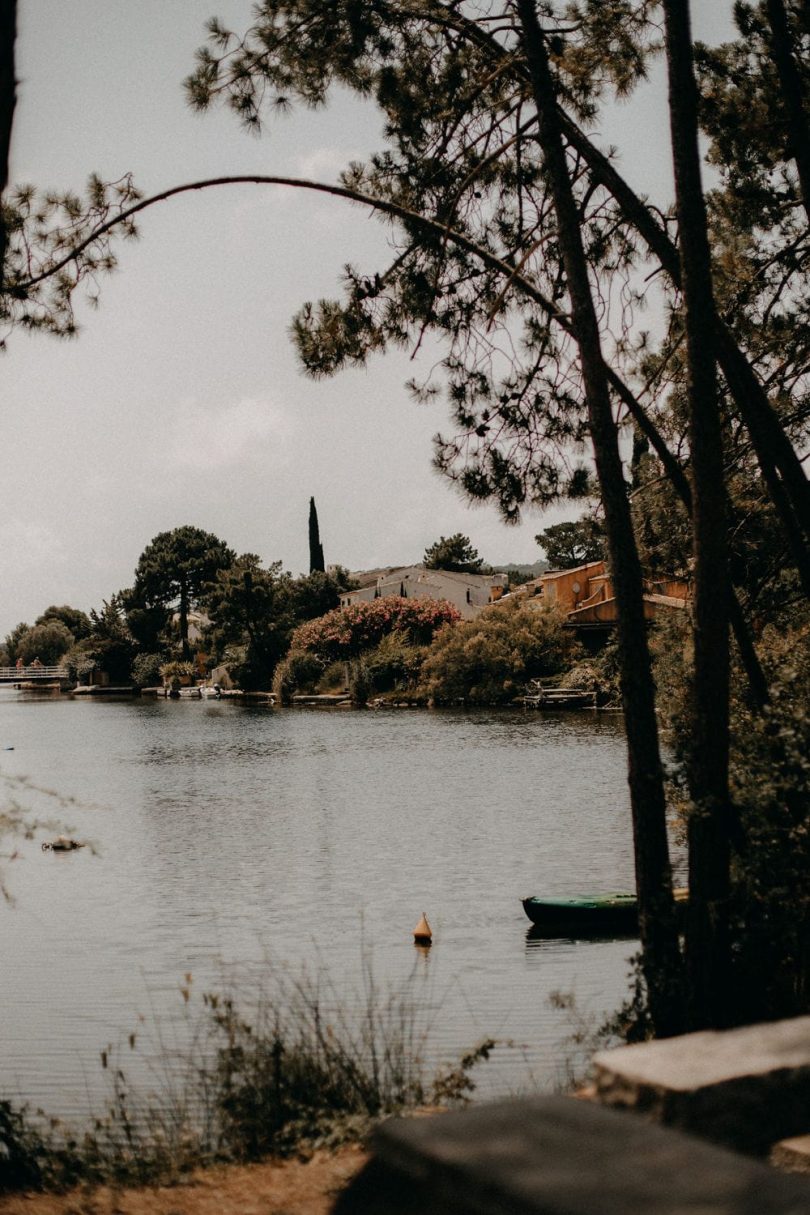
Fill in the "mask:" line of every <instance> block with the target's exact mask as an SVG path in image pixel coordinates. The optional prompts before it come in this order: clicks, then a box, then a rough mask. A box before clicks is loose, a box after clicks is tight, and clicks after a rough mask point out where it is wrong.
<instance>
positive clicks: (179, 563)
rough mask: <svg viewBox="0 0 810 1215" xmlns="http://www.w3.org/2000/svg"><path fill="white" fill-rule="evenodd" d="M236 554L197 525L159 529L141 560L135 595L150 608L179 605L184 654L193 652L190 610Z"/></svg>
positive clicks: (133, 590)
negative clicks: (161, 530)
mask: <svg viewBox="0 0 810 1215" xmlns="http://www.w3.org/2000/svg"><path fill="white" fill-rule="evenodd" d="M234 557H235V554H234V553H233V551H232V550H231V549H230V548H228V546H227V544H225V542H224V541H223V540H220V539H218V538H217V537H216V536H214V535H213V534H212V533H211V532H205V531H202V530H201V529H200V528H198V527H190V526H185V527H176V528H174V530H173V531H170V532H160V534H159V535H157V536H155V538H154V539H153V540H152V541H151V542H150V543H149V544H148V545H147V546H146V548H145V549H144V551H143V552H142V553H141V556H140V557H139V559H138V564H137V566H136V569H135V582H134V584H133V588H132V597H133V599H134V600H135V601H138V602H141V603H143V604H144V606H145V607H147V608H160V609H166V608H170V607H174V606H176V607H177V608H178V609H179V613H180V639H181V644H182V648H183V657H184V658H188V657H189V654H190V649H189V643H188V613H189V610H190V609H191V608H192V607H193V606H195V605H196V604H198V603H199V602H200V601H201V599H202V598H203V594H204V591H205V588H206V587H207V586H208V585H209V584H210V583H212V582H213V581H214V579H215V577H216V575H217V573H218V572H219V571H220V570H224V569H227V568H228V566H230V565H231V564H232V562H233V560H234Z"/></svg>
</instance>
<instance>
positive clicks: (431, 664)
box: [421, 604, 579, 704]
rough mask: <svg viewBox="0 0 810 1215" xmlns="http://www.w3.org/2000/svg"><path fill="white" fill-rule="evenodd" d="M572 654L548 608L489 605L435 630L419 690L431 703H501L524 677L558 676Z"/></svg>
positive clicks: (572, 648) (568, 638) (557, 619)
mask: <svg viewBox="0 0 810 1215" xmlns="http://www.w3.org/2000/svg"><path fill="white" fill-rule="evenodd" d="M578 654H579V647H578V644H577V642H576V641H574V640H573V638H572V636H571V633H570V631H569V630H567V629H565V628H564V627H563V620H562V617H561V616H560V615H559V614H558V613H557V612H555V611H554V610H553V609H546V608H541V609H538V610H534V609H532V608H528V607H521V606H520V605H518V604H510V605H506V604H505V605H504V606H503V607H491V608H488V609H487V610H486V611H484V612H482V613H481V615H480V616H477V617H476V618H475V620H464V621H461V623H459V624H457V625H456V626H455V627H454V628H452V629H443V630H442V631H441V632H440V633H439V634H438V636H437V637H436V638H435V640H434V642H433V644H432V646H431V648H430V650H429V652H428V654H427V657H426V658H425V661H424V664H423V666H422V677H421V689H422V691H423V692H424V694H425V695H426V696H428V697H429V698H431V699H432V700H434V701H435V702H436V703H437V704H453V703H456V702H460V701H463V702H465V703H468V704H507V703H509V702H510V701H511V700H513V699H514V698H515V697H516V696H518V695H519V694H520V693H521V692H522V691H523V689H524V687H525V685H526V683H527V682H528V681H529V680H530V679H545V678H548V677H549V676H552V675H558V674H559V673H560V671H562V670H563V669H564V668H565V667H566V666H567V665H570V663H571V662H572V661H573V660H574V659H575V658H576V657H577V656H578Z"/></svg>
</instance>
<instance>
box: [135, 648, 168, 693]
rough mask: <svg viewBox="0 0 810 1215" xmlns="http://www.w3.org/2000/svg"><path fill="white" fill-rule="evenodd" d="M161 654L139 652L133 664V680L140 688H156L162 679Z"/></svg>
mask: <svg viewBox="0 0 810 1215" xmlns="http://www.w3.org/2000/svg"><path fill="white" fill-rule="evenodd" d="M162 666H163V659H162V658H161V656H160V654H139V655H138V657H137V658H136V659H135V661H134V662H133V664H132V682H133V683H134V684H135V685H136V686H137V687H139V688H155V687H157V686H158V684H159V683H161V681H162V676H161V669H162Z"/></svg>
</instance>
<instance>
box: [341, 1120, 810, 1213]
mask: <svg viewBox="0 0 810 1215" xmlns="http://www.w3.org/2000/svg"><path fill="white" fill-rule="evenodd" d="M373 1148H374V1156H373V1158H372V1160H371V1161H370V1162H369V1163H368V1164H367V1165H366V1167H365V1168H364V1169H363V1171H362V1172H361V1173H359V1174H358V1176H357V1177H356V1178H355V1180H354V1181H353V1182H352V1183H351V1184H350V1185H349V1187H348V1188H347V1189H346V1190H345V1191H344V1192H343V1194H342V1195H341V1196H340V1197H339V1199H338V1201H337V1203H336V1205H335V1209H334V1215H383V1213H384V1215H462V1213H463V1215H642V1213H643V1215H807V1213H808V1211H810V1182H808V1181H806V1180H805V1179H803V1178H800V1177H789V1176H787V1175H783V1174H780V1173H777V1172H776V1171H775V1170H773V1169H770V1168H768V1167H767V1166H766V1165H764V1164H760V1163H759V1162H758V1161H755V1160H750V1159H747V1158H745V1157H742V1156H738V1155H736V1154H734V1153H732V1152H728V1151H726V1150H725V1149H723V1148H719V1147H715V1146H714V1145H713V1144H709V1143H704V1142H702V1141H701V1140H698V1139H694V1138H692V1137H691V1136H687V1135H684V1134H681V1133H680V1132H677V1131H672V1130H668V1129H666V1128H663V1127H659V1126H655V1125H653V1124H651V1123H649V1122H647V1121H646V1120H644V1119H642V1118H636V1117H633V1115H632V1114H629V1113H618V1112H616V1111H613V1110H607V1109H604V1108H600V1107H599V1106H595V1105H590V1104H589V1103H588V1102H584V1101H572V1100H570V1099H569V1098H565V1097H538V1098H534V1099H531V1100H526V1101H510V1102H505V1103H503V1104H498V1105H488V1106H479V1107H476V1108H473V1109H470V1110H464V1111H461V1112H458V1113H450V1114H445V1115H444V1116H443V1117H441V1118H433V1119H426V1120H424V1121H422V1122H419V1121H403V1120H392V1121H391V1122H389V1123H386V1124H385V1125H384V1126H382V1127H381V1128H380V1129H379V1130H378V1131H377V1132H376V1133H375V1135H374V1139H373Z"/></svg>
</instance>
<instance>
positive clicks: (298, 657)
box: [273, 650, 324, 704]
mask: <svg viewBox="0 0 810 1215" xmlns="http://www.w3.org/2000/svg"><path fill="white" fill-rule="evenodd" d="M323 670H324V664H323V662H322V660H321V659H320V658H318V657H317V655H315V654H310V653H309V652H308V651H306V650H292V651H291V652H290V653H289V654H288V655H287V657H286V658H285V659H284V660H283V661H282V662H280V663H279V664H278V666H277V667H276V670H275V674H274V675H273V691H274V693H275V695H276V700H277V701H278V702H279V704H288V703H289V700H290V697H291V696H292V694H293V692H296V691H303V692H311V691H313V690H314V688H315V687H316V685H317V683H318V681H319V679H320V678H321V676H322V675H323Z"/></svg>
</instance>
